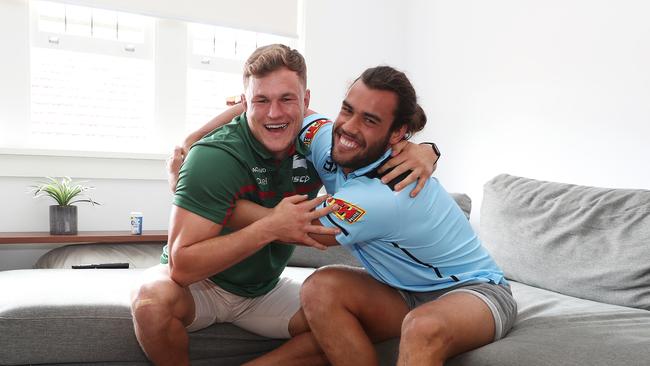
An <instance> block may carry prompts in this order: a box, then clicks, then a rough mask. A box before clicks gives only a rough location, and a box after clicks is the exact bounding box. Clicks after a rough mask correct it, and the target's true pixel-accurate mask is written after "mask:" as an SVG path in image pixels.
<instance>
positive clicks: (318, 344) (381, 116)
mask: <svg viewBox="0 0 650 366" xmlns="http://www.w3.org/2000/svg"><path fill="white" fill-rule="evenodd" d="M425 123H426V116H425V114H424V111H423V110H422V109H421V108H420V107H419V105H418V104H417V102H416V95H415V90H414V89H413V87H412V85H411V83H410V82H409V80H408V78H407V77H406V76H405V75H404V74H403V73H402V72H399V71H397V70H395V69H393V68H391V67H387V66H380V67H376V68H372V69H368V70H366V71H365V72H364V73H363V74H362V75H361V77H359V78H358V79H357V80H356V81H355V82H354V83H353V84H352V86H351V87H350V89H349V90H348V93H347V95H346V97H345V100H344V101H343V103H342V107H341V111H340V113H339V116H338V118H337V119H336V122H335V123H332V122H331V121H329V120H328V119H327V118H326V117H324V116H321V115H311V116H309V117H308V118H307V119H306V120H305V121H304V122H303V129H302V131H301V135H300V137H301V139H302V141H303V142H304V143H305V145H308V146H309V148H310V152H309V153H308V154H307V155H306V157H307V159H308V160H310V161H311V162H312V163H313V165H314V167H315V168H316V169H317V170H318V174H319V176H320V177H321V180H322V182H323V184H324V185H325V187H326V189H327V191H328V193H330V194H332V197H330V198H329V199H328V200H327V201H326V202H325V203H324V204H325V205H330V206H335V210H334V211H333V212H332V213H330V214H328V215H326V216H324V217H321V218H320V219H316V220H314V221H313V223H315V224H321V225H323V226H326V227H334V228H338V229H339V230H340V231H339V234H337V235H336V236H326V235H311V236H312V237H313V238H315V239H316V240H317V241H319V242H321V243H322V244H324V245H328V246H329V245H336V244H341V245H343V246H345V247H346V248H348V249H349V250H350V251H351V252H352V253H353V254H354V255H355V256H356V257H357V258H358V259H359V261H360V262H361V263H362V264H363V266H364V267H365V270H364V269H358V268H351V267H344V266H329V267H324V268H321V269H319V270H317V271H316V272H315V273H314V274H312V275H311V276H310V277H309V278H308V279H307V280H306V281H305V282H304V284H303V287H302V290H301V305H302V312H303V314H304V316H305V319H306V320H307V325H308V329H305V330H304V332H299V333H300V334H298V335H297V336H295V337H294V338H292V339H291V340H289V341H288V342H287V343H285V344H284V345H283V346H281V347H280V348H278V349H276V350H274V351H272V352H271V353H269V354H267V355H265V356H264V357H262V358H261V359H259V360H256V361H258V363H259V364H291V362H292V361H294V363H295V361H296V360H299V359H301V358H305V355H306V354H309V353H310V352H311V353H314V354H317V353H319V352H324V355H325V356H326V358H327V360H328V362H329V363H331V364H333V365H376V364H378V359H377V355H376V354H375V351H374V347H373V343H376V342H380V341H383V340H386V339H390V338H393V337H398V336H401V341H400V352H399V360H398V364H399V365H442V364H443V363H444V361H445V360H446V359H448V358H450V357H452V356H454V355H456V354H459V353H462V352H465V351H468V350H471V349H474V348H477V347H480V346H482V345H485V344H487V343H490V342H492V341H494V340H498V339H500V338H502V337H503V336H504V335H505V334H506V332H507V331H508V330H509V329H510V327H511V326H512V323H513V322H514V319H515V317H516V303H515V301H514V299H513V298H512V294H511V292H510V288H509V286H508V283H507V282H506V280H505V279H504V277H503V272H502V271H501V269H500V268H499V267H498V266H497V264H496V263H495V262H494V261H493V260H492V258H491V257H490V255H489V254H488V252H487V251H486V250H485V249H484V248H483V247H482V245H481V242H480V240H479V238H478V237H477V236H476V234H475V233H474V231H473V230H472V228H471V226H470V224H469V222H468V220H467V219H466V218H465V216H464V215H463V213H462V212H461V210H460V208H459V207H458V206H457V205H456V204H455V203H454V201H453V199H452V198H451V197H450V195H449V194H448V193H447V192H446V191H445V189H444V188H443V187H442V186H441V185H440V183H439V182H438V180H437V179H435V178H430V179H429V180H428V181H427V182H426V184H425V185H424V188H423V189H422V191H421V192H420V193H419V195H418V197H417V198H416V199H413V198H410V197H409V196H408V194H405V193H402V192H404V191H401V192H397V191H395V190H394V182H390V183H389V184H388V185H385V184H382V182H381V181H380V179H381V178H382V177H383V176H384V174H385V173H384V174H380V173H378V171H380V167H381V166H382V165H383V164H385V162H386V160H387V159H388V158H389V157H390V145H391V144H395V143H396V142H399V141H401V140H403V139H405V138H407V137H409V136H410V135H412V134H413V133H415V132H418V131H419V130H421V129H422V128H423V127H424V125H425ZM396 180H398V178H396ZM405 191H408V189H407V190H405ZM286 206H287V205H285V204H283V203H281V204H280V205H279V206H278V207H276V210H284V209H285V208H287V207H286ZM289 208H290V207H289ZM287 212H296V211H295V209H294V211H289V210H287ZM292 217H293V216H292ZM253 363H255V362H253Z"/></svg>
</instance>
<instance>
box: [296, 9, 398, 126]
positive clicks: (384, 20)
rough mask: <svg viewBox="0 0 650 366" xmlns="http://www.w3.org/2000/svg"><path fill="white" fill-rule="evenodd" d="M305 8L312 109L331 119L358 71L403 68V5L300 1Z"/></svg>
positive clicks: (305, 31) (306, 47)
mask: <svg viewBox="0 0 650 366" xmlns="http://www.w3.org/2000/svg"><path fill="white" fill-rule="evenodd" d="M407 4H408V3H407ZM304 7H305V30H304V35H305V43H306V44H305V59H306V61H307V68H308V78H309V80H308V84H309V88H310V89H311V91H312V99H311V100H312V103H311V107H312V109H314V110H316V111H319V112H321V113H327V114H328V115H329V116H330V117H331V118H335V117H336V115H337V114H338V111H339V109H340V107H341V101H342V100H343V96H344V95H345V92H346V90H347V87H348V86H349V85H350V84H351V83H352V81H353V80H354V79H356V78H357V77H358V76H359V75H360V74H361V72H363V70H365V69H366V68H368V67H372V66H377V65H380V64H389V65H392V66H395V67H398V68H404V67H405V66H406V57H405V56H406V55H405V53H406V36H407V34H406V32H405V30H404V24H405V23H406V22H405V16H406V14H407V7H406V6H405V5H404V3H402V2H398V1H391V0H374V1H373V0H355V1H344V0H329V1H327V0H304ZM393 19H394V20H393Z"/></svg>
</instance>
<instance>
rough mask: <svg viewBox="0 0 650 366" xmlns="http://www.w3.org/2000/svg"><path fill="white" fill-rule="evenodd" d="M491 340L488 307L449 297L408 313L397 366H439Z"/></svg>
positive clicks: (467, 297) (467, 296)
mask: <svg viewBox="0 0 650 366" xmlns="http://www.w3.org/2000/svg"><path fill="white" fill-rule="evenodd" d="M493 338H494V318H493V317H492V313H491V312H490V309H489V308H488V306H487V305H486V304H485V303H484V302H483V301H482V300H480V299H479V298H478V297H476V296H474V295H472V294H469V293H460V292H456V293H451V294H449V295H447V296H443V297H441V298H440V299H438V300H435V301H432V302H429V303H426V304H423V305H421V306H419V307H417V308H415V309H413V310H412V311H411V312H409V313H408V315H407V316H406V318H405V319H404V323H403V325H402V339H401V342H400V348H399V360H398V362H397V364H398V365H400V366H405V365H426V366H432V365H439V366H442V364H443V363H444V361H445V360H446V359H448V358H450V357H452V356H455V355H457V354H459V353H462V352H465V351H469V350H472V349H475V348H478V347H480V346H482V345H485V344H488V343H490V342H491V341H492V340H493Z"/></svg>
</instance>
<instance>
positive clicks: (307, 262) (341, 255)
mask: <svg viewBox="0 0 650 366" xmlns="http://www.w3.org/2000/svg"><path fill="white" fill-rule="evenodd" d="M451 197H452V198H453V199H454V200H455V201H456V203H457V204H458V206H459V207H460V209H461V210H462V211H463V213H464V214H465V217H467V218H468V219H469V215H470V212H471V210H472V200H471V199H470V198H469V196H468V195H466V194H464V193H451ZM416 199H417V198H416ZM328 264H345V265H348V266H355V267H361V264H359V261H358V260H357V259H356V258H355V257H354V256H353V255H352V254H351V253H350V251H349V250H347V249H345V248H344V247H342V246H336V247H330V248H328V249H327V250H318V249H313V248H310V247H303V246H297V247H296V250H295V251H294V252H293V255H292V256H291V259H289V265H290V266H297V267H312V268H318V267H322V266H326V265H328Z"/></svg>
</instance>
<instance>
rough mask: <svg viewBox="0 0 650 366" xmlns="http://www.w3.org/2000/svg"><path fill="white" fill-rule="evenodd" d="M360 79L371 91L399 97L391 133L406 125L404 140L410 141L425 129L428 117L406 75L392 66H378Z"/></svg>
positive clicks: (366, 72)
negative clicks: (385, 91) (388, 93)
mask: <svg viewBox="0 0 650 366" xmlns="http://www.w3.org/2000/svg"><path fill="white" fill-rule="evenodd" d="M359 79H361V81H363V83H364V84H365V85H366V86H367V87H369V88H370V89H377V90H387V91H391V92H393V93H395V94H396V95H397V108H396V109H395V119H394V120H393V124H392V125H391V127H390V131H391V132H393V131H397V130H399V129H400V128H402V126H404V125H406V135H405V137H404V138H405V139H409V138H410V137H411V136H413V134H415V133H416V132H418V131H420V130H422V129H423V128H424V125H426V123H427V116H426V113H424V110H423V109H422V107H420V105H419V104H418V102H417V95H416V94H415V89H414V88H413V85H412V84H411V81H409V79H408V77H406V74H404V73H403V72H401V71H398V70H396V69H394V68H392V67H390V66H377V67H373V68H370V69H367V70H366V71H364V72H363V74H361V76H360V77H359V78H358V79H357V80H359ZM355 81H356V80H355Z"/></svg>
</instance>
